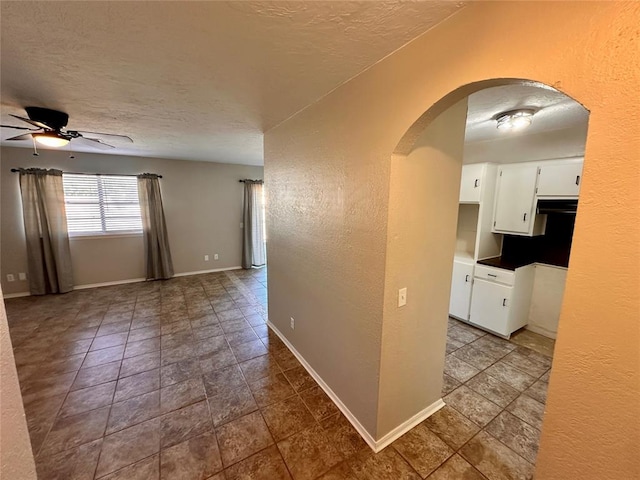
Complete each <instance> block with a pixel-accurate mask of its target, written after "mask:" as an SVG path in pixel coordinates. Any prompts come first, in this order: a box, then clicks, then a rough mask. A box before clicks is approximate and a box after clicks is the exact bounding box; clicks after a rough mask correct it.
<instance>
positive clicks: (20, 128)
mask: <svg viewBox="0 0 640 480" xmlns="http://www.w3.org/2000/svg"><path fill="white" fill-rule="evenodd" d="M0 127H1V128H14V129H16V130H29V131H30V132H37V131H38V130H40V129H39V128H27V127H14V126H13V125H0Z"/></svg>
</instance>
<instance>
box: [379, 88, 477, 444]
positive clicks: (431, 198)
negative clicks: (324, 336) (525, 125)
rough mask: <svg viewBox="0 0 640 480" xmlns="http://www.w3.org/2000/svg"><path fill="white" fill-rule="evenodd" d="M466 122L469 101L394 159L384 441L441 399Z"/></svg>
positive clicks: (385, 328)
mask: <svg viewBox="0 0 640 480" xmlns="http://www.w3.org/2000/svg"><path fill="white" fill-rule="evenodd" d="M466 119H467V99H466V98H465V99H464V100H462V101H460V102H458V103H457V104H456V105H454V106H452V107H451V108H449V109H447V110H446V111H445V112H443V113H442V114H441V115H439V116H438V117H437V118H436V119H435V120H434V121H433V122H432V123H431V124H430V125H429V126H428V127H427V128H426V129H425V131H424V133H423V134H422V135H421V136H420V138H419V139H418V141H417V142H416V145H415V146H414V148H413V150H412V152H411V153H410V154H409V155H407V156H402V155H395V156H394V157H393V158H392V160H391V182H390V188H389V216H388V223H387V225H388V232H387V254H386V268H385V293H384V314H383V332H382V357H381V361H380V390H379V406H378V424H377V432H376V437H377V438H381V437H382V436H383V435H385V434H387V433H389V431H391V430H392V429H393V428H395V427H397V426H398V425H400V424H401V423H403V422H404V421H406V420H407V419H408V418H411V417H412V416H414V415H416V414H419V413H420V412H421V411H423V410H424V409H426V408H428V407H429V406H431V405H432V404H434V402H436V401H437V400H439V399H440V398H441V397H442V395H441V391H442V370H443V368H444V355H445V343H446V335H447V322H446V318H447V316H448V311H449V296H450V290H451V265H452V264H453V252H454V249H455V244H456V223H457V216H458V198H459V194H460V174H461V171H462V152H463V145H464V132H465V125H466ZM433 232H438V234H437V235H433ZM404 287H406V288H407V305H406V306H404V307H398V290H399V289H400V288H404Z"/></svg>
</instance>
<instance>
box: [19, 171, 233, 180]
mask: <svg viewBox="0 0 640 480" xmlns="http://www.w3.org/2000/svg"><path fill="white" fill-rule="evenodd" d="M11 171H12V172H13V173H17V172H19V171H20V170H19V169H18V168H12V169H11ZM62 173H68V174H70V175H108V176H110V177H136V176H137V174H135V173H134V174H131V175H129V174H127V173H86V172H62ZM158 178H162V175H158ZM240 181H242V180H240Z"/></svg>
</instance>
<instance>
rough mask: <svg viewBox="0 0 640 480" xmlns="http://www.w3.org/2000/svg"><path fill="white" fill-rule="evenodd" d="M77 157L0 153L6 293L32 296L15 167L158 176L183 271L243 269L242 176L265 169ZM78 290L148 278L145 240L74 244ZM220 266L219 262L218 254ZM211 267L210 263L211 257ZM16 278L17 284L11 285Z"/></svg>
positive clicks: (77, 240)
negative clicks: (22, 277)
mask: <svg viewBox="0 0 640 480" xmlns="http://www.w3.org/2000/svg"><path fill="white" fill-rule="evenodd" d="M75 156H76V158H75V159H70V158H68V153H67V152H65V151H60V150H41V151H40V156H39V157H33V156H32V155H31V150H29V149H26V148H7V147H3V148H2V149H1V150H0V183H1V199H2V202H1V210H0V212H1V223H0V225H1V236H0V245H1V252H0V253H1V255H0V259H1V263H0V271H1V277H2V287H3V289H4V292H5V294H11V293H18V292H26V291H28V290H29V288H28V282H27V281H18V280H17V277H18V275H17V274H18V273H20V272H27V256H26V247H25V240H24V227H23V223H22V204H21V200H20V187H19V183H18V175H17V174H15V173H11V171H10V170H11V168H17V167H42V168H59V169H61V170H63V171H72V172H84V173H121V174H132V175H133V174H138V173H142V172H153V173H158V174H160V175H163V178H162V179H161V180H160V184H161V188H162V197H163V204H164V210H165V217H166V221H167V230H168V233H169V241H170V244H171V254H172V257H173V264H174V270H175V272H176V273H184V272H193V271H200V270H210V269H218V268H231V267H238V266H239V265H240V264H241V254H242V253H241V252H242V243H241V240H242V230H241V228H240V222H242V202H243V186H242V184H241V183H239V182H238V180H240V179H241V178H262V172H263V168H262V167H252V166H245V165H230V164H222V163H213V162H192V161H184V160H168V159H161V158H145V157H123V156H118V155H101V154H87V153H76V155H75ZM70 247H71V260H72V264H73V275H74V282H75V284H76V285H86V284H95V283H103V282H114V281H122V280H130V279H139V278H144V276H145V269H144V247H143V243H142V235H138V236H108V237H100V238H95V237H94V238H73V239H72V240H71V241H70ZM214 253H218V254H219V260H218V261H214V260H213V254H214ZM205 254H208V255H210V257H209V258H210V261H208V262H205V261H204V255H205ZM8 273H13V274H14V275H15V277H16V281H15V282H12V283H8V282H7V281H6V275H7V274H8Z"/></svg>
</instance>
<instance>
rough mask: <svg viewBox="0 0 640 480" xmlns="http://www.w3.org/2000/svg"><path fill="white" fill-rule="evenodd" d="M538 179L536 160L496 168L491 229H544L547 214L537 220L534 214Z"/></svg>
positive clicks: (527, 232) (523, 231)
mask: <svg viewBox="0 0 640 480" xmlns="http://www.w3.org/2000/svg"><path fill="white" fill-rule="evenodd" d="M537 181H538V166H537V165H535V164H530V163H529V164H524V163H523V164H511V165H502V166H501V167H500V168H499V170H498V184H497V187H496V198H495V204H494V210H493V228H492V231H493V232H495V233H509V234H513V235H527V236H533V235H541V234H543V233H544V223H545V220H546V217H545V218H539V219H537V220H538V221H537V222H536V215H535V208H536V197H535V195H536V184H537Z"/></svg>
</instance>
